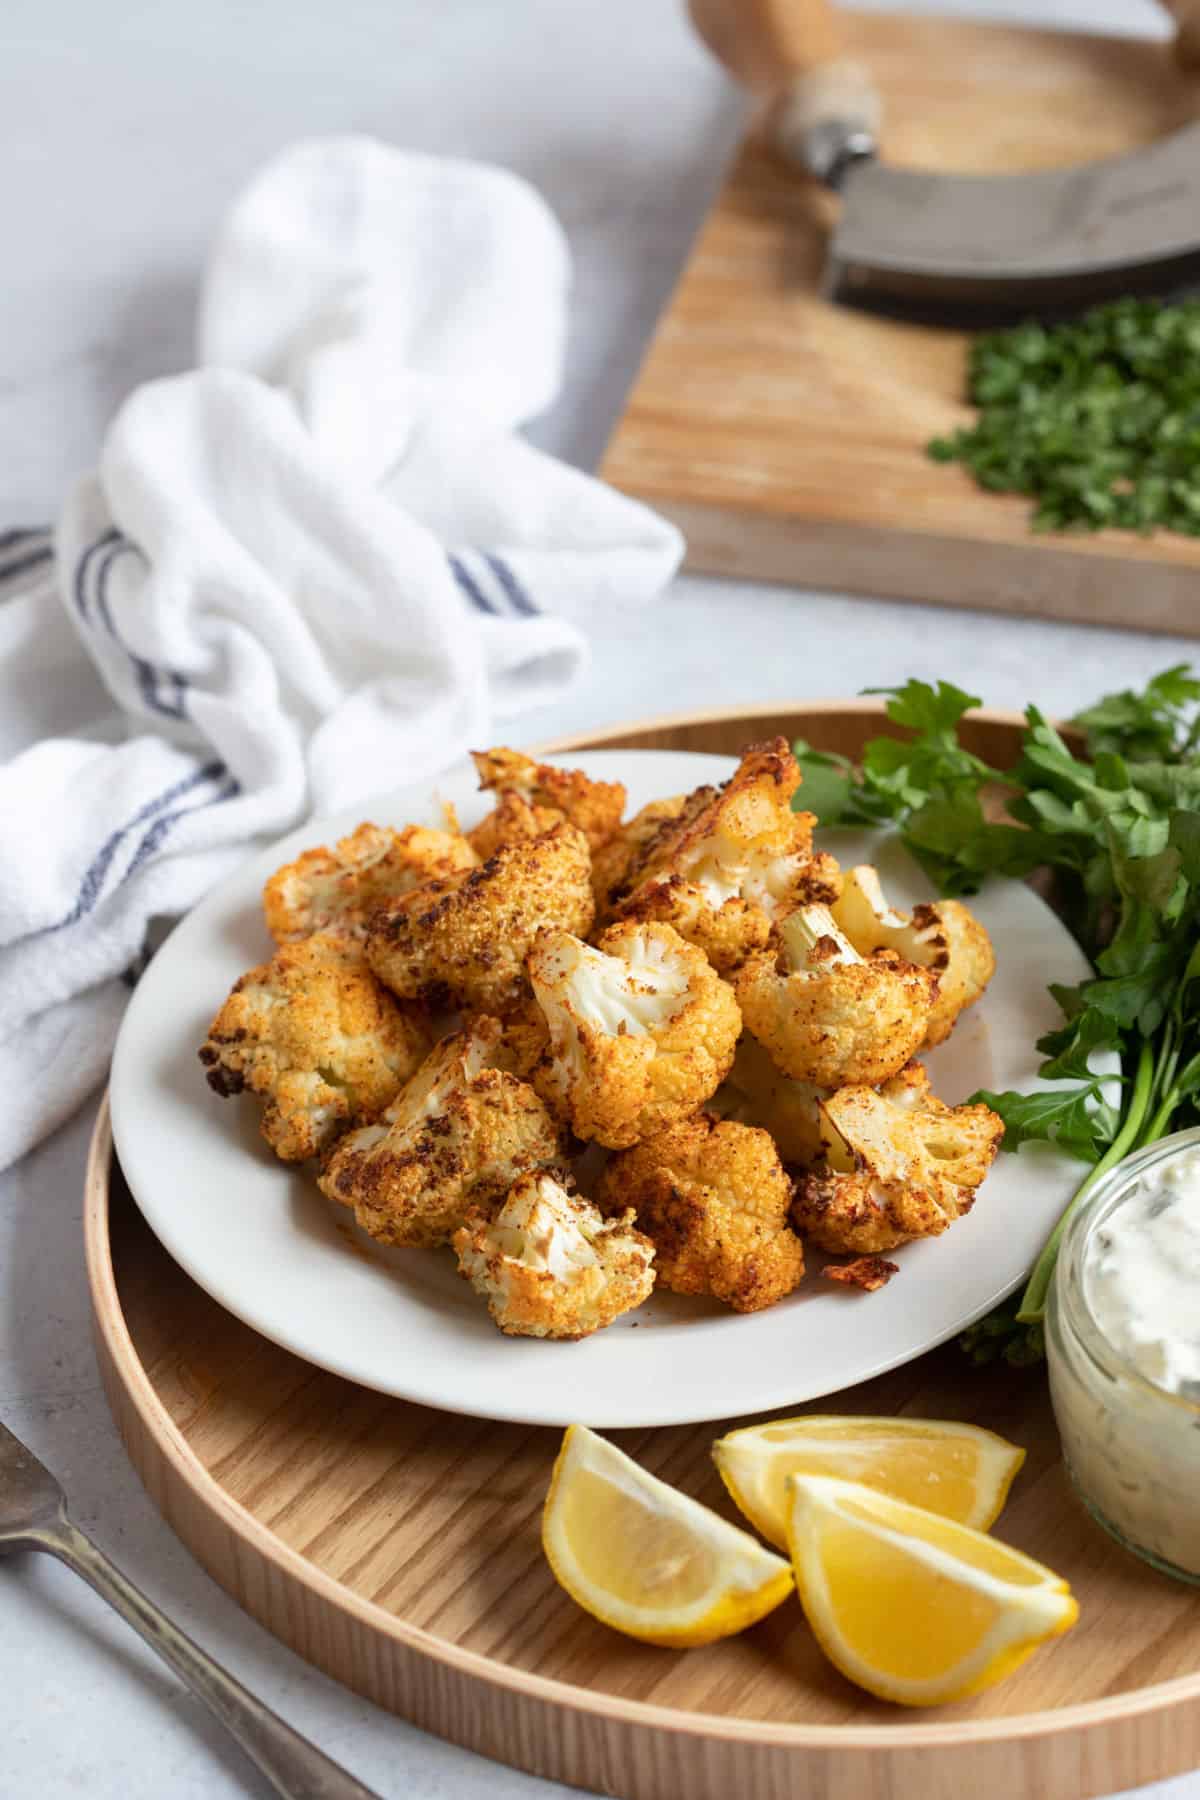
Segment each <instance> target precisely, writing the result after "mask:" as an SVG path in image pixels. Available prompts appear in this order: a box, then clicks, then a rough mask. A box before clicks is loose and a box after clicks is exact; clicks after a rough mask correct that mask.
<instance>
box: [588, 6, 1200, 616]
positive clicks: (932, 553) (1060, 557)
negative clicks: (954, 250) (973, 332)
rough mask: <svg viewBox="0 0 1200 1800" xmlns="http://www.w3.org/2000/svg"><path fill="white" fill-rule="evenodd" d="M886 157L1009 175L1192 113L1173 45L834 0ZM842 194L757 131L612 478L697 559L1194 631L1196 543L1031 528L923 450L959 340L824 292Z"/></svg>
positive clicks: (804, 578) (978, 603)
mask: <svg viewBox="0 0 1200 1800" xmlns="http://www.w3.org/2000/svg"><path fill="white" fill-rule="evenodd" d="M844 21H845V30H846V36H847V40H848V42H847V48H848V51H849V52H850V53H851V54H852V55H854V56H856V57H860V58H861V59H862V61H863V62H864V63H865V64H867V66H868V67H869V68H870V69H871V71H872V73H873V75H874V76H875V78H876V80H877V82H878V84H879V86H880V88H881V90H882V93H883V97H884V116H885V129H884V147H885V152H886V154H887V156H888V157H889V158H891V159H893V160H895V161H897V162H901V163H907V164H910V165H915V166H919V167H925V168H934V169H945V170H951V169H956V170H960V171H970V172H980V173H1005V172H1013V171H1018V170H1021V169H1032V168H1039V167H1047V166H1052V165H1058V164H1064V163H1072V162H1076V161H1087V160H1091V159H1093V158H1095V157H1097V156H1102V155H1108V154H1112V153H1117V152H1120V151H1122V150H1127V149H1130V148H1132V147H1134V146H1136V145H1139V144H1145V143H1148V142H1150V141H1152V140H1153V139H1155V138H1157V137H1160V136H1161V135H1162V134H1163V133H1164V132H1167V131H1170V130H1172V129H1174V128H1175V127H1177V126H1179V125H1181V124H1184V123H1186V122H1187V121H1188V120H1189V119H1191V118H1192V117H1194V116H1195V115H1196V113H1197V112H1198V111H1200V79H1198V78H1197V76H1196V74H1195V73H1194V72H1193V73H1192V74H1191V75H1188V74H1187V73H1185V72H1184V71H1182V70H1181V69H1180V67H1179V66H1178V64H1177V63H1176V62H1174V61H1173V59H1172V57H1171V55H1170V50H1169V46H1167V45H1164V44H1153V43H1148V42H1143V41H1140V40H1136V39H1115V38H1101V37H1092V36H1083V35H1079V34H1075V33H1063V32H1041V31H1036V30H1034V29H1031V28H1028V27H1016V26H1003V25H990V26H989V25H977V24H970V23H966V22H963V21H958V20H950V19H933V18H913V17H905V16H897V15H894V14H888V15H883V14H867V13H847V14H845V15H844ZM834 204H835V202H834V201H833V200H832V199H831V197H830V196H829V195H827V194H826V193H824V192H823V191H822V190H820V189H819V188H818V187H817V186H816V184H815V183H812V182H808V181H806V180H805V179H804V178H803V177H801V176H799V175H797V174H796V173H795V172H794V171H793V170H791V169H789V168H788V167H786V166H785V165H784V164H783V163H782V162H780V161H778V160H777V159H776V158H775V157H774V156H773V155H772V154H771V153H770V152H769V151H767V150H766V149H764V148H762V147H761V146H759V145H757V144H755V143H753V142H751V143H748V144H747V145H746V146H745V147H744V148H743V149H742V151H741V153H740V155H739V156H738V158H737V160H736V162H735V163H734V166H733V168H732V170H731V172H730V174H729V177H728V180H727V181H726V184H725V187H724V189H723V191H722V192H721V194H720V196H719V198H718V200H717V202H716V205H715V207H714V210H713V212H712V213H711V215H710V217H709V219H708V221H707V223H706V224H705V226H704V228H703V230H702V231H701V233H700V236H699V238H698V239H697V242H696V245H695V248H694V249H693V252H692V255H691V257H690V260H689V262H688V264H687V268H686V270H685V272H684V275H683V278H682V280H681V281H680V283H679V286H678V288H677V289H676V292H675V295H674V297H673V299H672V301H671V303H670V305H669V307H668V309H667V312H666V314H665V315H664V317H663V319H662V321H661V322H660V325H659V327H658V331H657V333H656V335H655V338H654V341H653V343H652V345H651V348H650V351H649V353H648V355H647V357H646V360H645V362H644V364H643V366H642V369H641V372H640V374H639V375H638V378H637V381H636V383H635V385H634V388H633V392H632V394H631V396H630V398H629V402H628V405H627V408H626V411H625V414H624V417H623V418H622V420H621V422H620V424H619V425H618V427H617V430H616V433H615V435H614V437H613V440H612V442H611V444H610V445H609V448H608V452H607V455H606V457H605V461H604V465H603V469H602V473H603V474H604V475H605V477H606V478H607V479H608V480H610V481H612V482H614V483H615V484H616V486H618V487H620V488H624V489H625V490H626V491H627V492H629V493H632V494H636V495H638V496H640V497H641V498H643V499H646V500H648V501H650V502H651V503H652V504H653V505H654V506H656V507H657V508H658V509H659V510H660V511H662V512H664V513H665V514H667V515H668V516H669V517H670V518H673V519H674V520H675V521H676V522H677V523H678V524H679V525H680V526H681V528H682V529H683V531H684V533H685V534H686V536H687V539H688V561H689V566H690V567H692V568H694V569H698V570H704V571H706V572H709V573H713V574H722V575H733V576H741V577H751V578H763V579H770V580H779V581H788V582H796V583H802V584H804V585H806V586H809V587H818V588H820V587H828V588H835V589H840V590H842V591H845V592H848V593H867V594H887V595H893V596H895V597H897V598H900V599H909V600H932V601H938V602H942V603H945V604H949V605H960V606H972V607H993V608H997V609H999V610H1001V611H1005V612H1013V613H1018V614H1039V615H1044V616H1049V617H1055V618H1062V619H1069V620H1081V621H1092V622H1096V623H1105V624H1116V625H1128V626H1136V627H1137V628H1139V629H1141V630H1154V631H1172V632H1181V633H1187V634H1190V635H1200V542H1197V541H1196V540H1193V539H1189V538H1182V537H1176V536H1172V535H1170V534H1168V533H1162V534H1160V535H1158V536H1156V537H1153V538H1140V537H1137V536H1135V535H1134V534H1132V533H1126V532H1103V533H1100V534H1098V535H1096V536H1074V535H1071V536H1063V535H1057V536H1051V535H1047V536H1033V535H1032V534H1031V533H1030V531H1029V525H1028V512H1029V508H1028V504H1027V502H1025V501H1024V500H1022V499H1020V498H1019V497H1017V496H1013V495H996V494H985V493H983V492H981V491H980V490H979V489H978V488H976V487H975V485H974V483H973V481H972V480H971V478H970V477H969V476H968V475H967V474H966V473H965V472H964V471H963V470H962V469H960V468H958V467H957V466H943V465H938V464H934V463H931V462H930V461H929V460H928V458H927V457H926V455H925V450H924V446H925V444H926V443H927V441H928V440H929V438H931V437H933V436H935V435H937V434H939V433H943V432H947V431H950V430H953V429H954V427H955V426H957V425H960V424H963V423H966V422H967V421H968V420H969V419H970V417H971V416H972V415H971V413H970V411H969V409H968V408H967V407H965V406H964V405H963V402H962V393H963V386H964V380H965V351H966V344H967V338H966V336H965V335H964V334H963V333H961V332H956V331H949V330H935V329H932V328H926V327H921V326H916V325H906V324H900V323H896V322H893V321H889V320H885V319H879V318H872V317H870V316H868V315H866V314H863V313H858V312H854V311H852V310H851V309H849V308H848V307H842V306H833V305H831V304H829V303H828V302H827V301H825V300H823V299H822V298H821V297H820V294H819V291H818V287H819V281H820V273H821V269H822V266H823V263H824V257H825V247H826V241H827V233H828V229H829V224H830V220H831V218H832V207H833V206H834Z"/></svg>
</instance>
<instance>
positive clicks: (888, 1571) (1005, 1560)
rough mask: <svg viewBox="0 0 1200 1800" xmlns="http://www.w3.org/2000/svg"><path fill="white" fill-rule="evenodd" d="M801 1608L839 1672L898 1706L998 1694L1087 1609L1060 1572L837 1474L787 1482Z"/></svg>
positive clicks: (797, 1477) (790, 1534) (790, 1535)
mask: <svg viewBox="0 0 1200 1800" xmlns="http://www.w3.org/2000/svg"><path fill="white" fill-rule="evenodd" d="M788 1494H789V1499H790V1508H791V1509H790V1512H789V1516H788V1538H789V1541H790V1544H791V1551H792V1564H793V1566H794V1568H795V1571H796V1586H797V1588H798V1589H799V1592H800V1602H801V1605H802V1606H803V1607H804V1611H805V1613H806V1615H807V1617H808V1622H809V1624H810V1625H811V1626H812V1629H813V1632H814V1633H815V1635H816V1638H817V1641H818V1643H819V1644H820V1645H821V1648H822V1649H823V1650H824V1652H825V1654H826V1656H828V1657H829V1659H830V1661H831V1662H832V1663H834V1664H836V1666H837V1667H838V1668H839V1669H840V1670H841V1671H842V1674H843V1675H845V1676H847V1677H848V1678H849V1679H850V1680H851V1681H853V1682H856V1683H857V1684H858V1686H859V1687H863V1688H866V1689H867V1690H868V1692H869V1693H872V1694H876V1695H878V1697H879V1698H880V1699H881V1700H894V1701H897V1702H898V1703H899V1704H900V1705H901V1706H941V1705H943V1704H944V1703H945V1702H947V1701H950V1700H962V1699H965V1698H966V1696H967V1695H968V1694H977V1693H978V1692H979V1691H980V1689H982V1688H986V1687H991V1686H992V1685H993V1683H994V1682H997V1681H1000V1680H1001V1679H1002V1678H1003V1677H1004V1676H1005V1675H1009V1674H1011V1673H1012V1671H1013V1670H1014V1669H1015V1668H1017V1667H1019V1665H1020V1664H1021V1663H1023V1662H1024V1661H1025V1658H1026V1657H1027V1656H1029V1655H1030V1654H1031V1653H1032V1652H1033V1651H1034V1650H1036V1649H1037V1647H1038V1645H1039V1644H1042V1643H1044V1642H1045V1641H1046V1639H1047V1638H1052V1637H1058V1636H1059V1635H1060V1633H1062V1632H1064V1631H1068V1630H1070V1628H1071V1626H1072V1625H1073V1624H1074V1623H1075V1620H1076V1619H1077V1618H1078V1616H1079V1608H1078V1607H1077V1605H1076V1604H1075V1601H1074V1599H1073V1598H1072V1596H1071V1593H1070V1590H1069V1588H1068V1587H1067V1584H1066V1582H1065V1581H1063V1580H1062V1579H1061V1577H1060V1576H1058V1575H1055V1574H1054V1572H1053V1570H1051V1569H1047V1568H1044V1567H1043V1566H1042V1564H1041V1563H1036V1562H1034V1561H1033V1560H1032V1558H1031V1557H1028V1556H1024V1555H1022V1554H1021V1552H1020V1551H1019V1550H1013V1549H1010V1547H1009V1546H1008V1545H1007V1544H999V1543H997V1542H996V1540H995V1538H990V1537H987V1536H986V1535H985V1533H983V1532H982V1531H974V1530H972V1528H971V1527H970V1526H968V1525H959V1524H957V1523H956V1522H955V1521H954V1520H952V1519H946V1518H943V1517H941V1516H940V1515H939V1514H937V1513H932V1512H926V1511H925V1510H924V1508H922V1507H919V1506H909V1505H907V1504H906V1503H905V1502H904V1501H902V1500H893V1499H891V1498H890V1497H889V1496H888V1495H886V1494H880V1493H877V1492H875V1491H874V1490H873V1489H872V1488H868V1487H863V1486H861V1485H860V1484H859V1483H857V1482H853V1481H838V1480H836V1479H835V1478H834V1477H833V1476H829V1475H792V1476H789V1478H788Z"/></svg>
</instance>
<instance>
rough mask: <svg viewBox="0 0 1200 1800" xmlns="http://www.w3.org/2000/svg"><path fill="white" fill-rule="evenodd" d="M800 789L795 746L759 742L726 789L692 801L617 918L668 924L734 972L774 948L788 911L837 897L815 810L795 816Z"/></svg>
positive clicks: (636, 873) (639, 873) (647, 859)
mask: <svg viewBox="0 0 1200 1800" xmlns="http://www.w3.org/2000/svg"><path fill="white" fill-rule="evenodd" d="M799 783H800V770H799V767H798V765H797V763H796V759H795V757H794V756H793V755H792V753H791V751H790V750H789V749H788V746H787V741H786V739H784V738H775V739H773V740H772V741H771V742H770V743H767V744H756V745H752V746H751V747H750V748H749V749H748V750H746V751H745V752H744V753H743V755H742V759H741V762H740V763H739V765H738V768H737V771H736V773H735V774H734V775H733V776H732V777H731V778H730V780H729V781H727V782H726V783H725V786H724V787H723V788H720V789H717V790H713V789H704V788H702V789H699V790H698V791H697V792H696V793H695V794H693V795H690V796H689V798H688V800H687V801H686V802H685V804H684V808H683V810H682V812H681V813H680V815H679V817H678V819H676V820H675V821H674V823H672V824H668V825H667V826H666V827H665V828H664V829H662V830H660V831H659V832H658V833H657V834H656V836H655V837H654V838H653V839H652V840H651V842H650V844H649V847H648V850H647V852H646V854H645V855H644V857H643V858H642V859H641V860H640V861H639V862H638V863H637V864H636V865H635V866H634V868H633V869H632V870H631V872H630V874H629V876H627V878H626V883H625V887H626V893H625V896H624V897H623V898H621V899H619V900H618V901H617V903H616V906H615V911H616V914H617V917H619V918H634V919H663V920H666V921H667V922H668V923H669V924H672V925H674V926H675V928H676V930H678V931H679V932H681V933H682V934H683V936H684V937H686V938H687V939H688V940H689V941H690V942H691V943H694V944H698V945H699V946H700V948H701V949H702V950H703V951H704V952H705V953H706V955H707V956H708V957H709V960H710V961H711V962H712V964H713V966H714V967H715V968H717V969H719V970H721V971H722V972H727V971H729V970H731V969H736V968H737V967H738V966H739V965H740V964H741V963H742V962H743V961H744V960H745V958H746V957H747V956H748V955H749V954H750V953H751V952H752V951H754V950H757V949H762V948H763V947H764V946H765V945H766V943H767V940H768V937H769V936H770V931H771V925H772V923H773V921H774V920H776V919H777V918H779V917H781V916H782V915H783V914H784V913H786V912H789V911H790V910H791V909H792V908H793V907H796V906H799V905H802V904H805V903H808V902H816V901H825V900H831V899H833V898H834V897H835V896H836V894H837V893H838V891H839V877H838V867H837V864H836V862H835V861H834V860H833V858H832V857H831V856H826V855H822V854H818V853H816V852H815V851H814V850H813V845H812V831H813V826H814V824H815V823H816V820H815V818H814V817H813V815H812V813H806V812H793V811H792V804H791V803H792V795H793V794H794V793H795V792H796V789H797V787H798V786H799Z"/></svg>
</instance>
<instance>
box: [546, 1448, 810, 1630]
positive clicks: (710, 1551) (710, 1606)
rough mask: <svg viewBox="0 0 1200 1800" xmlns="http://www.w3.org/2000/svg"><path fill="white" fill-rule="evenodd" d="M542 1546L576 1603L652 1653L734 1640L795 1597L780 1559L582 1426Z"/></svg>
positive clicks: (565, 1455) (558, 1467)
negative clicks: (654, 1647) (664, 1647)
mask: <svg viewBox="0 0 1200 1800" xmlns="http://www.w3.org/2000/svg"><path fill="white" fill-rule="evenodd" d="M542 1545H543V1548H544V1549H545V1552H546V1556H547V1558H548V1560H549V1563H550V1567H551V1568H552V1569H553V1571H554V1574H555V1576H556V1578H557V1579H558V1581H559V1582H560V1584H561V1585H562V1586H563V1587H564V1588H566V1590H567V1592H568V1594H570V1596H571V1598H572V1599H573V1600H577V1601H578V1603H579V1605H580V1606H582V1607H584V1608H585V1609H586V1611H588V1612H590V1613H591V1614H592V1615H593V1617H595V1618H597V1619H601V1620H603V1622H604V1624H605V1625H611V1626H613V1627H614V1628H615V1629H616V1630H617V1631H624V1632H625V1633H627V1634H628V1636H630V1637H635V1638H642V1639H643V1640H644V1641H645V1642H646V1643H648V1644H668V1645H672V1646H674V1647H676V1648H681V1649H685V1648H691V1647H692V1646H694V1645H697V1644H711V1643H713V1642H714V1641H715V1639H717V1638H722V1637H730V1636H731V1635H732V1634H733V1633H734V1632H735V1631H742V1630H744V1628H745V1627H746V1626H747V1625H753V1624H754V1623H755V1621H756V1620H757V1619H761V1618H763V1617H764V1615H765V1614H766V1613H769V1612H770V1611H771V1610H772V1608H773V1607H776V1606H778V1605H779V1602H780V1601H781V1600H785V1599H786V1598H787V1596H788V1595H789V1594H790V1593H791V1591H792V1586H793V1581H792V1571H791V1568H790V1567H789V1565H788V1564H787V1563H786V1562H785V1561H784V1560H783V1558H782V1557H781V1556H774V1555H772V1553H771V1552H770V1551H769V1550H764V1549H763V1547H762V1545H761V1544H760V1543H758V1542H757V1541H756V1540H755V1539H754V1538H752V1537H751V1536H750V1534H749V1532H746V1531H742V1530H740V1529H739V1528H738V1527H737V1526H736V1525H730V1524H729V1523H728V1522H727V1521H726V1520H725V1519H722V1518H720V1517H719V1515H718V1514H716V1513H714V1512H710V1511H709V1509H708V1507H707V1506H701V1504H700V1502H699V1501H698V1500H692V1499H690V1498H689V1496H688V1495H687V1494H681V1493H680V1492H679V1491H678V1489H676V1488H673V1487H669V1486H668V1485H667V1483H666V1482H665V1481H659V1480H658V1479H657V1478H656V1477H655V1476H653V1475H648V1474H647V1473H646V1471H645V1469H642V1468H639V1466H638V1464H637V1463H635V1462H633V1461H632V1460H631V1458H629V1457H628V1456H626V1455H625V1454H624V1452H623V1451H621V1450H618V1449H617V1448H616V1446H615V1445H613V1444H610V1443H608V1442H607V1440H606V1439H604V1438H601V1437H597V1436H596V1434H595V1432H594V1431H589V1430H588V1429H587V1427H586V1426H584V1425H572V1426H570V1427H569V1429H568V1430H567V1432H566V1435H565V1436H564V1438H563V1442H562V1449H561V1450H560V1451H559V1454H558V1460H557V1462H556V1463H555V1465H554V1474H553V1475H552V1477H551V1480H550V1491H549V1493H548V1494H547V1496H546V1506H545V1510H544V1512H543V1514H542Z"/></svg>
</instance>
